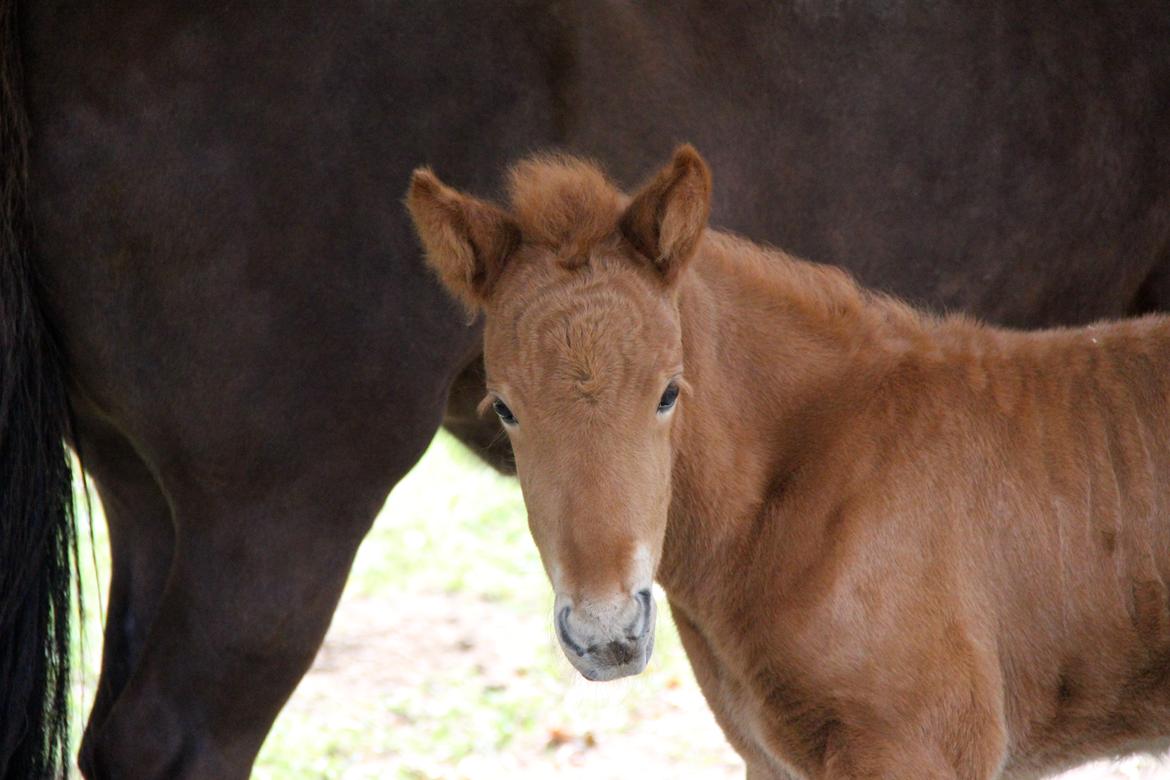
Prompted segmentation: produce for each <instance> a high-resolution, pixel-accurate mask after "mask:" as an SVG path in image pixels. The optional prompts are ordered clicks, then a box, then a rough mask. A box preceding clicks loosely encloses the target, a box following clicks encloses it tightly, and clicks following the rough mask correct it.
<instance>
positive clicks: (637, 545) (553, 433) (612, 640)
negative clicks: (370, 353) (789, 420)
mask: <svg viewBox="0 0 1170 780" xmlns="http://www.w3.org/2000/svg"><path fill="white" fill-rule="evenodd" d="M709 196H710V177H709V174H708V172H707V167H706V165H705V164H704V163H703V160H702V158H700V157H699V155H698V154H697V153H696V152H695V151H694V150H693V149H691V148H690V147H682V148H680V149H679V150H678V151H677V152H676V153H675V155H674V158H673V159H672V160H671V162H670V164H669V165H667V166H666V167H665V168H664V169H663V170H662V171H661V172H659V173H658V175H657V176H656V177H655V178H654V179H652V180H651V181H650V182H649V183H648V184H647V185H646V186H645V187H644V188H643V189H642V190H641V191H640V192H639V193H638V194H636V195H635V196H634V197H633V198H632V199H631V198H627V197H626V196H624V195H622V194H621V193H619V192H618V191H617V190H616V189H615V188H614V187H613V186H612V185H611V184H610V183H609V182H608V181H607V180H606V179H605V177H604V176H603V175H602V174H601V173H600V172H599V171H598V170H597V169H596V168H594V167H592V166H590V165H588V164H586V163H583V162H580V161H577V160H571V159H566V158H557V157H543V158H539V157H538V158H534V159H532V160H529V161H527V162H524V163H521V164H520V165H518V166H517V167H516V168H514V169H513V171H512V176H511V200H512V208H511V211H504V210H502V209H500V208H497V207H496V206H493V205H491V204H488V203H485V202H483V201H480V200H476V199H474V198H471V197H469V196H467V195H464V194H461V193H459V192H456V191H454V190H452V189H450V188H448V187H446V186H445V185H443V184H442V183H441V182H440V181H439V180H438V179H437V178H436V177H435V176H434V175H433V174H432V173H431V172H430V171H428V170H418V171H416V172H415V174H414V178H413V180H412V182H411V186H410V192H409V195H408V197H407V203H408V206H409V208H410V212H411V215H412V217H413V218H414V223H415V226H416V227H417V229H418V233H419V236H420V237H421V239H422V243H423V245H424V247H425V249H426V253H427V259H428V261H429V263H430V265H431V266H432V267H433V268H434V270H435V271H436V272H437V273H438V275H439V278H440V279H441V280H442V281H443V283H444V284H445V285H446V286H447V288H448V289H449V290H450V291H451V292H452V293H453V294H454V295H455V296H456V297H457V298H459V299H460V300H462V301H463V302H464V303H465V304H466V305H467V306H468V308H469V309H471V310H472V311H480V310H482V312H483V313H484V314H485V315H486V319H485V335H484V355H485V362H486V365H487V389H488V395H487V397H486V398H485V399H484V406H485V407H487V406H490V407H491V409H492V410H493V411H494V412H495V414H497V415H498V416H499V418H500V423H501V425H503V427H504V430H506V431H507V434H508V436H509V437H510V438H511V441H512V447H513V449H514V451H515V454H516V467H517V472H518V474H519V478H520V485H521V488H522V490H523V492H524V501H525V504H526V505H527V508H528V522H529V526H530V528H531V530H532V536H533V538H534V539H535V540H536V545H537V547H538V548H539V550H540V555H541V559H542V560H543V562H544V567H545V570H546V571H547V572H548V576H549V579H550V580H551V581H552V585H553V588H554V590H555V591H556V603H555V607H554V620H555V624H556V630H557V636H558V637H559V639H560V642H561V646H562V648H563V649H564V651H565V654H566V655H567V656H568V658H569V660H570V662H572V664H573V665H574V666H575V667H576V668H577V669H578V670H579V671H580V672H581V673H582V674H583V675H584V676H585V677H587V678H589V679H591V680H610V679H614V678H617V677H623V676H625V675H630V674H636V673H638V672H640V671H642V669H643V668H644V667H645V666H646V662H647V661H648V660H649V657H650V652H651V650H652V648H653V644H654V617H655V605H654V600H653V598H652V596H651V591H650V586H651V582H652V581H653V579H654V574H655V570H656V568H657V566H658V561H659V557H660V555H661V552H662V543H663V538H664V536H665V532H666V520H667V510H668V507H669V504H670V493H671V462H672V432H673V431H674V430H675V427H676V426H677V424H678V420H679V417H680V415H682V414H684V408H683V407H684V406H685V403H686V398H685V396H686V392H685V390H686V387H687V385H686V382H685V380H684V379H683V351H682V339H681V329H680V323H679V312H678V304H677V298H678V281H679V276H680V273H681V272H682V271H683V269H684V267H685V266H686V264H687V262H688V260H689V259H690V258H691V256H692V255H693V254H694V252H695V250H696V248H697V246H698V243H699V239H700V237H701V235H702V232H703V229H704V226H705V225H706V220H707V213H708V203H709Z"/></svg>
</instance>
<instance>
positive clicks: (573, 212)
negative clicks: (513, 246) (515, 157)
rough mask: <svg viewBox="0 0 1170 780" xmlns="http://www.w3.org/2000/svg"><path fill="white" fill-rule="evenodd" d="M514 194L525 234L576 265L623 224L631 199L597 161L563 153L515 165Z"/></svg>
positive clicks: (515, 214)
mask: <svg viewBox="0 0 1170 780" xmlns="http://www.w3.org/2000/svg"><path fill="white" fill-rule="evenodd" d="M508 196H509V200H510V201H511V204H510V205H511V210H512V216H513V217H514V218H515V219H516V221H517V222H518V223H519V225H520V230H521V232H522V233H523V235H524V237H525V239H526V240H529V241H536V242H538V243H541V244H545V245H547V246H549V247H552V248H553V249H555V250H556V251H557V253H558V254H559V255H560V256H561V258H562V260H563V261H564V262H566V263H570V264H573V265H577V264H582V263H584V262H586V261H587V260H588V255H589V249H590V247H592V246H593V245H595V244H597V243H598V242H599V241H601V240H602V239H604V238H605V237H606V236H608V235H610V234H611V233H613V232H614V230H616V229H617V223H618V219H619V218H620V217H621V213H622V209H623V208H624V206H625V204H626V202H627V200H628V198H627V197H626V196H625V195H623V194H622V192H621V191H620V190H619V189H618V188H617V187H616V186H615V185H614V184H613V183H612V182H611V181H610V180H609V179H608V178H607V177H606V175H605V174H604V173H603V172H602V170H601V168H600V167H598V165H597V164H596V163H594V162H592V161H590V160H582V159H580V158H576V157H569V156H566V155H561V154H538V155H535V156H533V157H529V158H527V159H525V160H521V161H520V162H518V163H516V164H515V165H514V166H512V169H511V170H510V171H509V172H508Z"/></svg>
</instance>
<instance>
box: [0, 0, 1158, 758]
mask: <svg viewBox="0 0 1170 780" xmlns="http://www.w3.org/2000/svg"><path fill="white" fill-rule="evenodd" d="M1168 39H1170V19H1168V15H1167V14H1166V12H1165V7H1164V4H1162V3H1159V2H1153V1H1151V2H1139V3H1130V4H1125V5H1123V6H1117V7H1116V8H1108V7H1106V8H1098V7H1097V6H1095V5H1093V4H1090V3H1088V2H1074V3H1071V4H1065V5H1064V6H1063V7H1062V8H1061V9H1060V13H1059V14H1058V15H1057V14H1055V13H1049V12H1044V11H1042V10H1040V9H1039V8H1038V6H1037V7H1035V8H1034V7H1033V4H1030V3H1026V2H1022V1H1021V2H1006V1H1005V2H997V3H989V4H949V3H943V4H932V5H930V6H929V8H912V7H911V6H910V5H909V4H906V5H903V4H899V3H887V2H876V1H875V2H862V1H861V0H857V1H856V2H853V1H849V0H847V2H843V3H832V4H815V3H803V2H801V3H796V4H794V5H792V6H785V7H775V6H774V5H773V4H771V3H760V4H758V6H755V7H753V6H752V4H747V5H743V4H741V5H740V6H737V8H736V10H735V11H734V12H732V11H728V10H725V9H718V10H716V9H708V8H705V7H704V6H702V5H699V4H695V5H694V7H688V6H687V5H685V4H669V7H667V6H665V5H664V6H662V7H654V8H642V7H638V6H631V5H624V4H606V3H587V2H572V1H570V2H565V3H557V4H553V5H544V4H536V3H524V2H517V3H507V4H501V3H494V2H491V3H489V2H483V3H471V4H468V3H460V4H457V5H456V4H451V5H450V6H445V5H443V4H405V3H402V4H399V3H348V2H343V3H338V4H331V5H329V6H328V7H327V8H326V7H324V6H322V5H320V4H317V3H309V2H304V0H289V2H283V3H214V4H212V3H200V2H185V3H178V2H154V3H134V2H128V1H126V2H106V3H88V4H87V3H82V4H64V3H52V2H32V0H27V1H26V2H20V3H17V2H16V0H0V47H2V49H0V53H2V62H3V72H2V73H0V83H2V85H3V89H0V118H2V121H0V128H2V131H0V132H2V135H0V165H2V166H3V170H4V175H3V177H2V178H0V181H2V182H3V187H4V189H3V201H2V202H3V211H2V213H0V220H2V225H3V227H2V231H0V252H2V255H0V285H2V286H0V292H2V293H3V296H2V297H0V307H2V308H0V328H2V330H0V334H2V335H0V337H2V338H3V349H4V361H3V363H2V364H0V367H2V369H3V375H2V376H0V491H2V492H0V501H2V502H3V503H2V511H3V516H2V518H0V520H2V522H3V526H2V529H3V532H2V533H0V555H2V556H3V557H2V558H0V587H2V588H3V590H2V591H0V777H5V778H8V777H24V776H27V775H29V774H34V775H39V774H49V773H51V772H52V771H53V769H52V764H53V763H54V762H55V761H56V762H59V761H62V760H64V759H63V758H62V756H61V753H62V750H63V748H62V744H63V743H62V738H63V729H62V725H61V724H62V723H63V717H64V716H63V707H64V703H63V702H64V699H63V691H64V688H63V686H64V678H63V676H62V674H60V673H59V671H58V670H59V669H60V664H61V662H62V661H63V659H64V648H65V646H64V644H63V637H64V636H65V633H66V632H65V629H66V626H65V625H64V623H63V619H64V616H65V615H66V614H67V603H66V599H65V598H64V596H65V595H66V594H67V593H68V588H69V581H68V577H67V572H68V568H67V566H65V565H64V563H63V561H65V559H66V558H67V551H68V547H69V529H70V526H69V521H68V519H67V516H66V503H65V502H64V500H63V499H62V496H63V495H64V493H65V491H66V490H67V475H66V472H65V469H64V468H63V467H62V465H61V464H62V462H63V452H62V450H61V447H60V444H59V442H60V441H61V438H62V435H63V434H65V433H67V432H68V434H69V437H70V438H71V440H72V441H73V442H75V443H76V444H78V445H79V447H80V449H81V454H82V456H83V458H84V460H85V463H86V467H87V469H88V470H89V471H90V472H91V473H92V475H93V477H94V478H95V481H96V483H97V485H98V490H99V493H100V495H101V499H102V501H103V504H104V505H105V508H106V514H107V517H108V520H109V523H110V537H111V545H112V552H113V558H114V572H113V582H112V583H111V587H110V603H109V606H108V609H107V616H108V619H107V626H106V634H105V646H104V656H103V669H102V677H101V680H100V683H99V691H98V698H97V702H96V705H95V707H94V711H93V712H92V713H91V716H90V721H89V726H88V729H87V734H86V738H85V740H84V744H83V749H82V760H81V763H82V767H83V771H84V772H85V773H86V774H87V775H89V776H90V777H118V778H134V777H243V776H246V775H247V773H248V769H249V767H250V765H251V762H252V760H253V758H254V756H255V754H256V751H257V750H258V748H259V746H260V744H261V742H262V740H263V739H264V736H265V734H266V733H267V730H268V728H269V726H270V724H271V722H272V720H273V718H274V717H275V716H276V713H277V711H278V710H279V708H280V706H281V704H282V703H283V702H284V700H285V699H286V698H287V696H288V695H289V693H290V692H291V690H292V688H293V687H294V685H295V684H296V682H297V680H299V679H300V676H301V675H302V674H303V672H304V671H305V669H306V668H307V666H308V665H309V662H310V660H311V659H312V657H313V654H314V652H315V651H316V648H317V647H318V645H319V643H320V641H321V638H322V635H323V634H324V632H325V629H326V627H327V625H328V622H329V617H330V615H331V614H332V611H333V608H334V605H335V604H336V601H337V598H338V596H339V594H340V592H341V588H342V585H343V583H344V581H345V577H346V573H347V571H348V568H349V565H350V561H351V560H352V557H353V554H354V550H355V549H356V547H357V544H358V542H359V541H360V539H361V538H362V535H363V534H364V533H365V531H366V529H367V528H368V526H369V524H370V522H371V520H372V518H373V516H374V514H375V512H376V510H377V508H378V506H379V505H380V503H381V502H382V499H383V497H384V496H385V494H386V492H387V491H388V490H389V488H390V487H391V486H392V485H393V484H394V483H395V482H396V481H397V480H398V479H399V478H400V477H401V476H402V474H404V473H405V472H406V470H407V469H409V468H410V466H411V465H412V464H413V463H414V461H415V459H416V458H417V457H418V454H419V453H420V452H421V451H422V449H423V447H424V446H425V445H426V443H427V441H428V440H429V439H430V437H431V435H432V434H433V433H434V431H435V429H436V427H437V426H438V425H439V424H440V422H442V421H444V420H445V421H446V423H447V424H448V425H449V426H450V427H451V428H452V429H453V430H455V431H456V432H457V433H458V434H459V435H460V436H461V437H462V438H464V439H465V440H467V441H469V442H472V443H473V444H474V445H475V446H476V447H477V448H479V449H480V450H481V451H483V452H484V453H485V455H486V456H488V457H491V458H492V459H493V460H494V461H496V462H497V463H506V461H507V454H508V453H507V450H506V448H504V447H502V446H501V445H499V444H497V445H496V446H495V447H494V448H493V447H487V444H488V443H489V442H491V441H492V440H493V439H494V438H495V437H497V435H498V428H497V427H496V425H497V424H496V423H495V421H494V420H491V421H483V422H479V421H477V420H476V418H475V417H474V413H473V408H472V407H473V406H474V404H475V403H476V402H478V400H479V399H480V398H481V397H482V380H481V379H480V376H481V371H482V369H481V368H480V362H479V358H478V343H479V339H480V330H479V328H478V327H477V326H470V327H469V326H467V325H466V324H465V320H464V317H463V316H462V313H461V312H460V311H459V310H458V307H457V306H455V305H454V304H453V303H451V302H450V301H449V300H448V299H447V297H446V295H445V294H444V293H443V292H442V290H441V289H440V288H439V286H438V285H437V284H436V283H435V282H434V281H433V280H432V279H431V278H430V277H429V275H428V273H427V272H426V270H425V269H424V268H423V266H422V263H421V262H420V260H419V253H418V249H417V247H416V245H415V242H414V239H413V238H412V236H411V235H410V230H409V227H408V222H407V218H406V215H405V213H404V211H403V209H402V208H401V205H400V203H399V197H400V193H401V183H402V182H404V181H405V180H406V177H407V176H408V174H409V171H410V170H411V169H412V168H413V167H414V166H415V165H417V164H418V163H419V162H420V161H424V162H426V161H429V162H430V163H432V164H433V165H434V166H435V167H436V170H437V171H438V172H439V173H440V174H441V175H442V176H443V177H444V178H445V179H446V180H448V181H450V182H452V183H453V184H456V185H458V186H460V187H463V188H467V189H469V190H473V191H476V192H484V193H491V192H493V191H496V188H495V186H494V185H495V180H494V178H493V177H494V176H495V174H496V172H497V171H498V170H499V169H500V167H501V165H502V163H503V162H504V161H506V160H509V159H513V158H515V157H517V156H519V155H520V154H522V153H523V152H525V151H527V150H529V149H531V148H535V147H546V146H549V145H553V144H555V145H560V146H562V147H565V148H569V149H572V150H575V151H578V152H583V153H587V154H592V155H595V156H598V157H599V158H601V159H602V160H603V161H604V162H605V163H606V164H607V166H608V168H609V169H610V170H611V171H613V172H615V173H616V174H617V175H618V176H619V178H620V179H621V180H622V181H623V182H625V183H629V182H632V181H633V180H634V179H636V178H638V177H640V176H641V175H642V174H644V173H645V172H646V171H647V170H648V169H649V167H650V165H651V164H653V163H654V162H655V161H657V160H658V159H660V158H661V156H662V155H663V154H665V153H666V151H667V150H668V149H669V148H670V147H671V146H672V145H673V142H674V141H676V140H682V139H687V140H691V141H694V142H695V143H696V144H698V145H699V146H700V147H701V148H703V149H704V150H706V151H707V153H708V154H709V159H710V161H711V163H712V165H713V166H714V167H716V168H717V169H718V170H719V171H720V177H719V181H718V184H717V185H716V187H717V188H716V192H715V197H714V200H715V203H716V204H718V205H717V207H716V211H715V213H714V215H713V221H714V223H715V224H716V225H720V226H723V227H728V228H731V229H735V230H739V231H743V232H746V233H748V234H750V235H752V236H754V237H757V238H762V239H768V240H771V241H773V242H776V243H780V244H782V245H783V246H785V247H786V248H789V249H791V250H792V251H794V252H796V253H799V254H801V255H803V256H806V257H809V258H812V259H815V260H821V261H831V262H836V263H839V264H841V265H843V266H846V267H848V268H850V269H852V270H853V271H854V272H855V273H856V274H857V275H858V276H859V277H860V278H861V279H862V281H863V282H865V283H866V284H868V285H870V286H875V287H879V288H884V289H886V290H889V291H892V292H895V293H897V294H899V295H901V296H903V297H906V298H909V299H911V300H913V301H916V302H920V303H925V304H930V305H934V306H936V307H947V308H964V309H968V310H970V311H973V312H977V313H979V314H980V315H982V316H984V317H987V318H989V319H994V320H997V321H1001V322H1006V323H1012V324H1024V323H1026V324H1044V323H1050V322H1057V321H1067V322H1074V321H1083V320H1087V319H1093V318H1097V317H1102V316H1107V315H1118V314H1125V313H1129V312H1135V311H1145V310H1149V309H1155V308H1160V307H1161V306H1162V305H1163V303H1164V301H1165V299H1166V295H1167V293H1168V292H1170V290H1168V289H1167V284H1170V280H1168V279H1167V277H1165V276H1164V275H1163V270H1164V269H1163V266H1164V265H1165V261H1166V259H1167V258H1166V254H1167V242H1168V232H1170V206H1168V204H1167V193H1168V192H1170V161H1168V159H1167V151H1166V146H1165V144H1166V141H1165V139H1166V137H1167V128H1168V125H1170V114H1168V111H1170V109H1168V108H1167V107H1168V106H1170V51H1168V47H1167V46H1166V44H1165V42H1166V40H1168ZM453 380H454V386H453V389H452V392H451V394H450V403H448V400H447V399H448V394H447V391H448V388H449V387H451V386H452V381H453ZM477 385H478V386H477ZM67 409H72V415H73V420H74V421H75V424H74V425H72V426H70V425H68V424H67V421H68V420H69V414H68V412H67ZM67 429H71V431H67ZM50 627H52V630H50Z"/></svg>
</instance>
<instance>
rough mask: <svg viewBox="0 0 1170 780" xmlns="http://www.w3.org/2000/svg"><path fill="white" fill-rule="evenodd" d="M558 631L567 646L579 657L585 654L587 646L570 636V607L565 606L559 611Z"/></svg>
mask: <svg viewBox="0 0 1170 780" xmlns="http://www.w3.org/2000/svg"><path fill="white" fill-rule="evenodd" d="M557 633H559V634H560V635H561V641H562V642H564V643H565V647H567V648H568V649H570V650H572V651H573V652H574V653H576V654H577V655H578V657H580V656H583V655H585V652H586V651H585V648H584V647H581V645H579V644H577V643H576V642H574V641H573V638H572V637H571V636H569V607H564V608H563V609H561V611H560V612H558V613H557Z"/></svg>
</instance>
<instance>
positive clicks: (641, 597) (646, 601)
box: [626, 588, 651, 642]
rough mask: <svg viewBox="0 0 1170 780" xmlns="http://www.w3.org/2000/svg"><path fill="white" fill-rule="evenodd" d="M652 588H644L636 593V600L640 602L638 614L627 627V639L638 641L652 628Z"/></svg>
mask: <svg viewBox="0 0 1170 780" xmlns="http://www.w3.org/2000/svg"><path fill="white" fill-rule="evenodd" d="M650 598H651V597H650V589H649V588H643V589H642V590H640V591H638V592H637V593H635V594H634V600H635V601H637V602H638V616H637V617H636V618H634V622H633V623H631V624H630V625H629V627H628V628H626V639H628V640H629V641H631V642H637V641H638V640H639V639H641V638H642V637H644V636H645V635H646V632H647V631H649V630H650V620H651V611H650V610H651V608H650V604H651V601H650Z"/></svg>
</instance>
